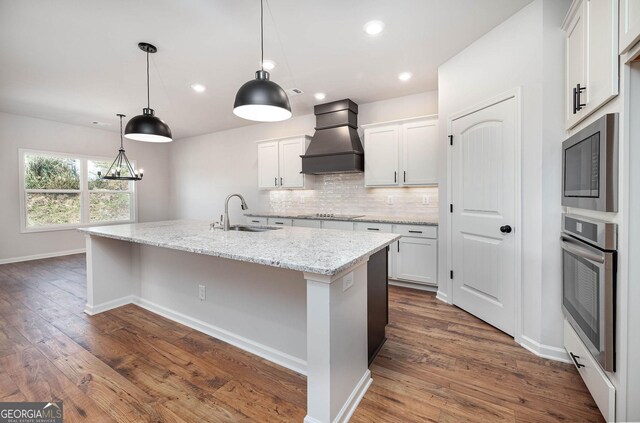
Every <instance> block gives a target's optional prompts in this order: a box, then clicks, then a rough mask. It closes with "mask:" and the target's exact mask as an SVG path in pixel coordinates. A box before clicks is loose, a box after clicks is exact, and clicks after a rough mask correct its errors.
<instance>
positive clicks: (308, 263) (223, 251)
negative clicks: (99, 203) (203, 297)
mask: <svg viewBox="0 0 640 423" xmlns="http://www.w3.org/2000/svg"><path fill="white" fill-rule="evenodd" d="M79 231H81V232H84V233H87V234H89V235H92V236H100V237H106V238H112V239H118V240H122V241H129V242H134V243H138V244H145V245H153V246H157V247H164V248H169V249H174V250H181V251H188V252H192V253H197V254H205V255H210V256H214V257H222V258H227V259H232V260H239V261H246V262H249V263H258V264H264V265H267V266H273V267H281V268H283V269H291V270H299V271H301V272H309V273H318V274H322V275H335V274H337V273H340V272H341V271H343V270H345V269H348V268H349V267H351V266H353V265H354V264H356V263H358V262H360V261H362V260H365V259H366V258H367V257H369V256H370V255H372V254H374V253H376V252H378V251H380V250H381V249H383V248H385V247H386V246H387V245H389V244H391V243H392V242H394V241H395V240H397V239H398V238H400V237H399V236H398V235H394V234H388V233H371V232H349V231H340V230H332V229H311V228H292V227H282V228H281V227H279V228H278V229H276V230H272V231H265V232H236V231H228V232H224V231H222V230H220V229H216V230H213V231H211V230H210V229H209V223H208V222H203V221H194V220H170V221H163V222H148V223H134V224H126V225H112V226H96V227H90V228H82V229H79Z"/></svg>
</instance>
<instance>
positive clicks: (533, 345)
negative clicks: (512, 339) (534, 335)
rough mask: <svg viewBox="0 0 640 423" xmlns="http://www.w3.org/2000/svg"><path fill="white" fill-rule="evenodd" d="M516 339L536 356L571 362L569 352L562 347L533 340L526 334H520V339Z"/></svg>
mask: <svg viewBox="0 0 640 423" xmlns="http://www.w3.org/2000/svg"><path fill="white" fill-rule="evenodd" d="M516 341H517V342H518V343H519V344H520V345H522V346H523V347H524V348H526V349H527V350H529V351H531V352H532V353H534V354H535V355H537V356H538V357H542V358H548V359H550V360H555V361H561V362H563V363H571V360H570V359H569V354H567V351H565V349H564V348H561V347H560V348H559V347H552V346H551V345H544V344H541V343H539V342H538V341H534V340H533V339H531V338H529V337H528V336H526V335H522V336H521V337H520V339H519V340H518V339H516Z"/></svg>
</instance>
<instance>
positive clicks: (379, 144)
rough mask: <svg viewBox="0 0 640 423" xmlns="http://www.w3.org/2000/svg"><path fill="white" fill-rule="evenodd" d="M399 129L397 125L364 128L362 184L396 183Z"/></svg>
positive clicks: (387, 184) (388, 184)
mask: <svg viewBox="0 0 640 423" xmlns="http://www.w3.org/2000/svg"><path fill="white" fill-rule="evenodd" d="M399 147H400V130H399V128H398V126H397V125H390V126H380V127H377V128H367V129H365V130H364V185H365V186H394V185H398V153H399Z"/></svg>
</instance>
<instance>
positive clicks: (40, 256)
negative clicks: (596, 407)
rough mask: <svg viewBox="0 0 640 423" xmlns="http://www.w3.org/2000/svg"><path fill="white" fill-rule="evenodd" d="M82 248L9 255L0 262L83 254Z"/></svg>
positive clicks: (6, 262)
mask: <svg viewBox="0 0 640 423" xmlns="http://www.w3.org/2000/svg"><path fill="white" fill-rule="evenodd" d="M84 253H85V249H84V248H78V249H77V250H66V251H56V252H54V253H44V254H34V255H32V256H22V257H11V258H6V259H0V264H9V263H19V262H21V261H31V260H42V259H47V258H52V257H62V256H70V255H73V254H84Z"/></svg>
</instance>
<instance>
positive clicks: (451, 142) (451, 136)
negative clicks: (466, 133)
mask: <svg viewBox="0 0 640 423" xmlns="http://www.w3.org/2000/svg"><path fill="white" fill-rule="evenodd" d="M449 145H453V135H449Z"/></svg>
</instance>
